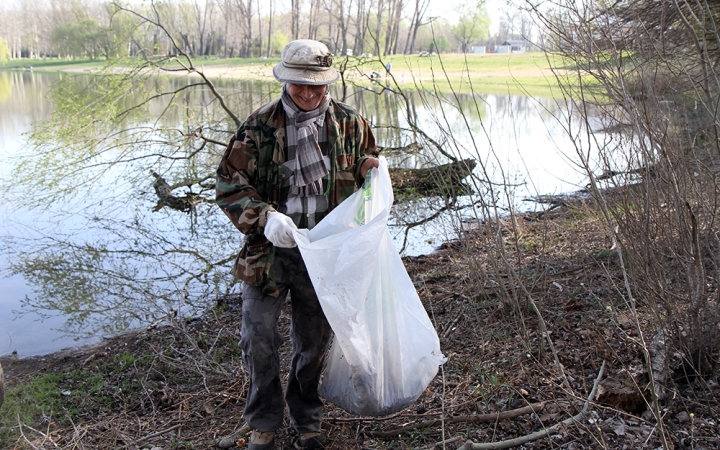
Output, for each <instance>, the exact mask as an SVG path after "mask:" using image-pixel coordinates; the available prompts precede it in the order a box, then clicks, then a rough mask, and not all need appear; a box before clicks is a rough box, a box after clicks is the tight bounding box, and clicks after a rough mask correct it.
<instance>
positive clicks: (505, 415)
mask: <svg viewBox="0 0 720 450" xmlns="http://www.w3.org/2000/svg"><path fill="white" fill-rule="evenodd" d="M545 405H546V402H540V403H533V404H531V405H528V406H524V407H522V408H518V409H511V410H509V411H502V412H498V413H491V414H477V415H473V416H455V417H448V418H447V419H445V424H446V425H448V424H453V423H466V422H472V423H488V422H494V421H496V420H502V419H510V418H513V417H517V416H522V415H523V414H530V413H532V412H535V411H541V410H542V409H543V408H545ZM441 422H442V420H441V419H434V420H426V421H425V422H420V423H416V424H411V425H407V426H404V427H400V428H396V429H394V430H389V431H368V432H367V435H368V436H372V437H392V436H397V435H398V434H400V433H404V432H406V431H413V430H419V429H421V428H429V427H433V426H436V425H438V424H440V423H441Z"/></svg>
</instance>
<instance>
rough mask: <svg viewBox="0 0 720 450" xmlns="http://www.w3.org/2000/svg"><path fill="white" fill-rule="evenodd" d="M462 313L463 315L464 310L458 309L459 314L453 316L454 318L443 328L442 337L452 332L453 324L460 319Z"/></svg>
mask: <svg viewBox="0 0 720 450" xmlns="http://www.w3.org/2000/svg"><path fill="white" fill-rule="evenodd" d="M463 315H464V311H460V314H458V316H457V317H456V318H455V320H453V321H452V322H450V324H449V325H448V326H447V328H445V332H444V333H443V337H444V338H446V337H448V336H450V333H452V330H453V327H454V326H455V325H457V323H458V322H459V321H460V318H461V317H462V316H463Z"/></svg>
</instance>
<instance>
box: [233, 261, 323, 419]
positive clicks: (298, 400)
mask: <svg viewBox="0 0 720 450" xmlns="http://www.w3.org/2000/svg"><path fill="white" fill-rule="evenodd" d="M272 273H273V276H274V278H275V282H276V283H277V285H278V288H279V289H280V295H278V296H277V298H276V297H270V296H268V295H265V294H263V292H262V289H261V288H260V287H257V286H251V285H249V284H247V283H245V284H244V287H243V300H242V302H243V303H242V315H243V317H242V332H241V339H240V347H241V348H242V352H243V362H244V363H245V368H246V369H247V371H248V372H249V374H250V384H249V387H248V393H247V402H246V403H245V420H246V421H247V423H248V425H249V426H250V427H251V428H252V429H254V430H258V431H274V430H277V429H279V428H280V427H281V426H282V421H283V415H284V413H285V402H287V406H288V410H289V412H290V421H291V423H292V425H293V427H295V429H296V430H297V431H298V433H307V432H312V431H318V430H320V421H321V419H322V408H323V403H322V400H321V399H320V395H319V394H318V385H319V383H320V374H321V372H322V368H323V363H324V359H325V353H326V351H325V350H326V349H327V346H328V343H329V342H330V338H331V337H332V330H331V328H330V325H329V324H328V322H327V319H326V318H325V314H324V313H323V311H322V308H321V307H320V303H319V302H318V298H317V295H316V294H315V289H314V288H313V286H312V282H311V281H310V278H309V276H308V273H307V268H306V267H305V263H304V262H303V260H302V257H301V256H300V251H299V250H298V249H297V248H291V249H284V248H276V253H275V260H274V261H273V266H272ZM288 293H290V304H291V307H292V324H291V326H290V340H291V342H292V345H293V355H292V361H291V363H290V373H289V375H288V382H287V388H286V391H285V401H283V394H282V384H281V382H280V355H279V351H278V349H279V347H280V344H281V343H282V336H281V335H280V332H279V331H278V325H277V323H278V318H279V317H280V312H281V310H282V307H283V305H284V303H285V300H286V298H287V295H288Z"/></svg>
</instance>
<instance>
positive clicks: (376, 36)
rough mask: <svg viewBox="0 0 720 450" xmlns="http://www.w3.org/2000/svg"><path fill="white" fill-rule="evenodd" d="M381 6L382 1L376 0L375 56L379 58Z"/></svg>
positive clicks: (382, 4)
mask: <svg viewBox="0 0 720 450" xmlns="http://www.w3.org/2000/svg"><path fill="white" fill-rule="evenodd" d="M383 6H385V5H384V0H378V7H377V24H376V25H375V36H374V39H375V55H376V56H380V43H381V41H382V37H381V36H380V33H382V13H383Z"/></svg>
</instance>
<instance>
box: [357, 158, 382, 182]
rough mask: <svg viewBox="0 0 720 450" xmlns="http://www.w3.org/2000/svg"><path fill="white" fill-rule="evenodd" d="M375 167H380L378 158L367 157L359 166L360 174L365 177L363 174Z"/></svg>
mask: <svg viewBox="0 0 720 450" xmlns="http://www.w3.org/2000/svg"><path fill="white" fill-rule="evenodd" d="M373 167H375V168H377V167H380V160H379V159H377V158H368V159H366V160H365V161H363V165H362V166H360V176H361V177H363V178H365V175H367V173H368V170H370V169H371V168H373Z"/></svg>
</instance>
